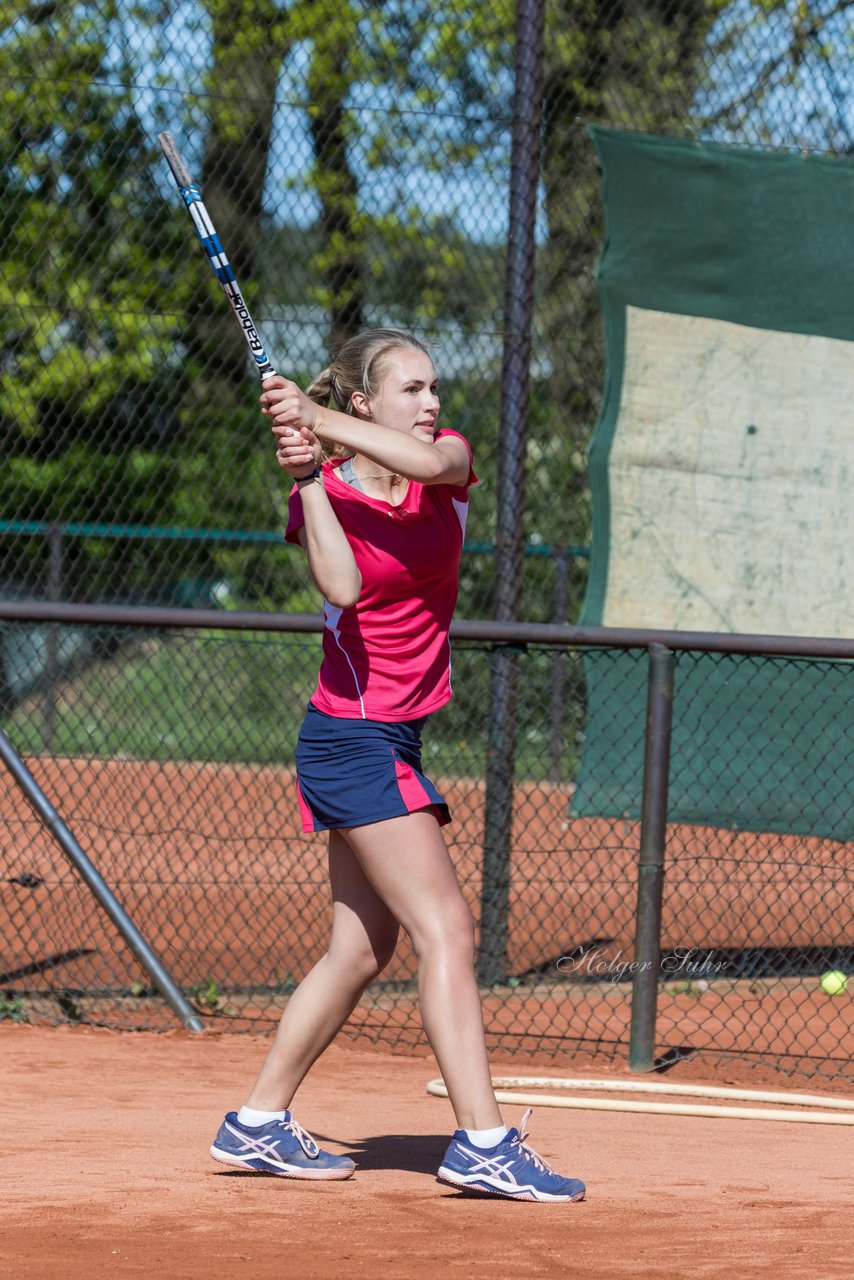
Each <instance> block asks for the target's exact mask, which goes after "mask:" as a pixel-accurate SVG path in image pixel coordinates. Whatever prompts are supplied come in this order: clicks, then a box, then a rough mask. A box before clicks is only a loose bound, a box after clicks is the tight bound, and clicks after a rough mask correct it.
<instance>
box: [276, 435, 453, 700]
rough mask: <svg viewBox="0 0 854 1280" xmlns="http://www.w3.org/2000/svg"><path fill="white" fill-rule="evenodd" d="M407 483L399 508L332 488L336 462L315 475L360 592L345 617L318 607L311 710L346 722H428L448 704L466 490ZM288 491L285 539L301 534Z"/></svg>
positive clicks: (299, 515) (295, 498) (337, 485)
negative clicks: (319, 655) (319, 645)
mask: <svg viewBox="0 0 854 1280" xmlns="http://www.w3.org/2000/svg"><path fill="white" fill-rule="evenodd" d="M446 435H452V436H457V437H458V438H459V439H460V440H462V441H463V443H464V444H465V446H466V448H467V449H468V453H469V476H468V481H467V483H466V484H465V485H463V486H460V487H457V486H455V485H444V484H434V485H426V484H420V483H418V482H417V481H414V480H411V481H410V482H409V488H408V490H407V492H406V496H405V497H404V499H403V501H402V502H401V503H400V505H399V506H396V507H395V506H392V504H391V503H389V502H385V501H384V500H382V499H378V498H372V497H369V496H368V495H367V494H365V493H361V492H360V491H359V490H357V489H354V488H353V486H352V485H349V484H347V483H346V482H345V481H344V480H341V479H340V478H339V477H338V475H337V474H336V473H337V470H338V467H339V466H340V461H339V460H338V459H333V461H331V462H327V463H325V464H324V467H323V478H324V485H325V487H326V494H327V497H328V498H329V502H330V504H331V506H332V508H333V510H334V512H335V514H336V516H337V517H338V520H339V522H340V524H341V527H342V529H343V530H344V533H345V534H346V536H347V540H348V542H349V543H350V546H351V547H352V549H353V555H354V557H355V560H356V564H357V566H358V569H359V572H360V573H361V575H362V591H361V594H360V596H359V600H358V602H357V603H356V604H355V605H352V606H351V607H350V608H347V609H339V608H335V607H333V606H332V605H330V604H328V603H326V604H325V606H324V617H325V626H324V631H323V661H322V663H321V667H320V672H319V674H318V680H317V689H316V690H315V692H314V693H313V694H312V698H311V700H312V702H313V703H314V705H315V706H316V707H317V709H318V711H323V712H325V713H326V714H327V715H331V716H341V717H343V718H345V719H351V720H356V719H365V720H384V721H399V720H413V719H416V718H417V717H419V716H426V715H429V714H430V713H431V712H432V711H437V710H438V709H439V707H442V706H444V705H445V703H446V702H447V701H448V699H449V698H450V697H451V651H450V644H449V640H448V628H449V626H450V623H451V618H452V616H453V612H454V608H455V606H456V603H457V593H458V588H459V565H460V555H461V553H462V548H463V538H464V536H465V528H466V515H467V512H468V489H469V486H470V485H473V484H476V483H477V476H476V475H475V473H474V471H473V470H472V469H471V448H470V446H469V444H468V441H467V440H466V439H465V437H463V436H460V435H459V433H458V432H456V431H449V430H441V431H439V432H438V434H437V436H436V439H437V440H438V439H439V438H440V437H441V436H446ZM304 523H305V520H304V517H303V510H302V499H301V498H300V495H299V491H298V489H297V488H296V486H295V487H294V489H293V491H292V493H291V495H290V499H289V503H288V527H287V530H286V531H285V538H286V540H287V541H288V542H298V541H299V539H298V537H297V533H298V531H299V529H301V528H302V526H303V525H304Z"/></svg>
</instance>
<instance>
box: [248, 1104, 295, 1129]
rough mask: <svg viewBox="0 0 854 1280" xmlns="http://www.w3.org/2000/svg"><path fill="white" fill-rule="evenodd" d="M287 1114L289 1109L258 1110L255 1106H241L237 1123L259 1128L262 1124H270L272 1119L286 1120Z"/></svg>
mask: <svg viewBox="0 0 854 1280" xmlns="http://www.w3.org/2000/svg"><path fill="white" fill-rule="evenodd" d="M287 1114H288V1113H287V1111H256V1110H255V1108H254V1107H241V1108H240V1110H239V1111H238V1113H237V1123H238V1124H246V1125H248V1126H249V1128H250V1129H257V1128H258V1126H259V1125H260V1124H269V1123H270V1121H271V1120H284V1118H285V1116H286V1115H287Z"/></svg>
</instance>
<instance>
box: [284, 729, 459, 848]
mask: <svg viewBox="0 0 854 1280" xmlns="http://www.w3.org/2000/svg"><path fill="white" fill-rule="evenodd" d="M426 718H427V717H426V716H422V717H421V719H419V720H405V721H402V722H399V723H396V724H386V723H384V722H382V721H379V720H343V719H339V718H338V717H337V716H328V715H326V714H325V713H324V712H323V711H318V710H317V708H316V707H315V706H313V705H312V703H309V704H308V709H307V711H306V715H305V720H304V721H303V723H302V728H301V729H300V732H299V738H298V739H297V791H298V795H299V806H300V813H301V815H302V827H303V831H329V830H332V829H334V828H336V827H363V826H365V825H366V824H367V823H369V822H382V821H384V820H385V819H386V818H399V817H402V815H403V814H406V813H415V812H416V811H417V810H419V809H432V811H433V813H434V814H435V816H436V820H437V822H438V823H439V826H440V827H443V826H444V825H445V824H446V823H447V822H450V820H451V815H450V812H449V810H448V806H447V804H446V803H445V801H444V799H443V798H442V796H440V795H439V792H438V791H437V790H436V788H435V787H434V785H433V783H432V782H431V781H430V779H429V778H427V777H425V776H424V774H423V773H422V772H421V729H422V726H423V724H424V721H425V720H426Z"/></svg>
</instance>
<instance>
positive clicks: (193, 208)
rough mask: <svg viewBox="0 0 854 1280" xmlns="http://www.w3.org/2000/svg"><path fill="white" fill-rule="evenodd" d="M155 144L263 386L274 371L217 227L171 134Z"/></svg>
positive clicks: (163, 136) (167, 134) (158, 136)
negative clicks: (158, 147) (163, 156)
mask: <svg viewBox="0 0 854 1280" xmlns="http://www.w3.org/2000/svg"><path fill="white" fill-rule="evenodd" d="M157 141H158V142H159V143H160V146H161V147H162V148H163V154H164V155H165V157H166V162H167V164H168V165H169V168H170V169H171V170H172V177H173V178H174V179H175V183H176V185H177V187H178V190H179V191H180V193H181V198H182V199H183V201H184V204H185V205H186V206H187V212H188V213H189V215H190V217H191V218H192V220H193V226H194V227H195V228H196V232H197V234H198V237H199V239H200V240H201V242H202V247H203V248H204V250H205V253H206V254H207V255H208V258H209V259H210V264H211V266H212V267H213V270H214V275H215V276H216V278H217V280H218V281H219V282H220V284H221V285H222V287H223V292H224V293H225V296H226V297H227V298H228V301H229V303H230V305H231V309H232V311H233V312H234V314H235V317H236V319H237V323H238V324H239V325H240V328H241V330H242V332H243V336H244V338H245V339H246V343H247V346H248V347H249V350H250V351H251V353H252V359H253V361H254V363H255V367H256V369H257V370H258V376H259V377H260V378H261V381H262V382H263V381H264V379H265V378H272V377H273V375H274V374H275V372H276V370H275V369H274V368H273V366H272V364H271V363H270V358H269V356H268V355H267V352H266V351H265V350H264V345H263V343H262V342H261V339H260V338H259V337H258V330H257V329H256V328H255V324H254V321H253V319H252V317H251V315H250V314H249V308H248V307H247V305H246V303H245V302H244V300H243V294H242V293H241V292H240V289H239V288H238V286H237V280H236V279H235V276H234V272H233V270H232V268H231V263H230V262H229V260H228V258H227V256H226V253H225V250H224V249H223V247H222V245H221V244H220V242H219V236H218V235H217V233H216V227H215V226H214V224H213V222H212V221H211V216H210V214H209V213H208V211H207V209H206V208H205V202H204V200H202V193H201V191H200V190H199V188H198V187H197V186H196V185H195V183H194V182H193V179H192V178H191V177H190V173H189V170H188V169H187V166H186V165H185V164H184V161H183V160H182V159H181V156H180V154H179V152H178V148H177V147H176V146H175V143H174V142H173V140H172V135H171V133H160V134H158V135H157Z"/></svg>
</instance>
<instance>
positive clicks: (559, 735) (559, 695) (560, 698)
mask: <svg viewBox="0 0 854 1280" xmlns="http://www.w3.org/2000/svg"><path fill="white" fill-rule="evenodd" d="M571 564H572V554H571V552H570V550H569V548H568V547H555V549H554V567H555V585H554V604H553V607H552V622H553V623H554V624H555V625H556V626H558V627H560V626H563V624H564V623H565V622H566V615H567V612H568V610H569V569H570V565H571ZM566 656H567V655H566V650H565V649H555V651H554V653H553V654H552V661H551V667H552V670H551V690H550V698H549V777H550V779H551V780H552V782H560V778H561V773H562V769H561V762H562V760H563V746H564V733H563V721H564V702H565V699H566Z"/></svg>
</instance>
